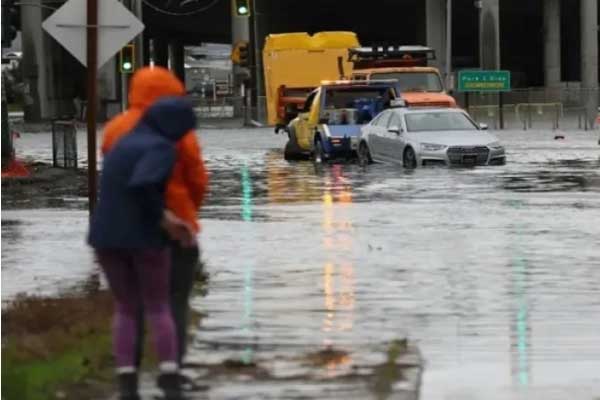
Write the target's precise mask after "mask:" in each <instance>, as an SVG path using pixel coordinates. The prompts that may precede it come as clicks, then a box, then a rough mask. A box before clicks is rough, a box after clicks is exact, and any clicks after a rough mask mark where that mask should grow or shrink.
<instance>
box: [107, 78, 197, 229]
mask: <svg viewBox="0 0 600 400" xmlns="http://www.w3.org/2000/svg"><path fill="white" fill-rule="evenodd" d="M183 94H185V89H184V87H183V84H182V83H181V81H179V79H177V78H176V77H175V76H174V75H173V74H172V73H171V72H169V70H167V69H165V68H161V67H145V68H142V69H140V70H139V71H137V72H136V73H135V74H134V75H133V77H132V79H131V86H130V90H129V109H127V110H126V111H124V112H123V113H121V114H119V115H117V116H116V117H114V118H113V119H112V120H110V121H109V122H108V123H107V124H106V126H105V127H104V137H103V139H102V153H103V154H106V153H107V152H108V151H110V149H111V148H112V147H113V146H114V145H115V143H117V141H118V140H119V139H120V138H121V137H123V136H125V135H126V134H128V133H129V132H130V131H131V130H132V129H133V128H134V127H135V126H136V125H137V123H138V121H139V120H140V118H141V117H142V115H143V114H144V111H146V109H147V108H148V107H149V106H150V105H151V104H152V103H154V102H155V101H156V100H158V98H160V97H163V96H181V95H183ZM207 187H208V174H207V171H206V167H205V166H204V161H203V160H202V155H201V148H200V144H199V143H198V141H197V140H196V135H195V133H194V131H190V132H188V133H186V134H185V136H183V138H181V140H179V142H177V160H176V162H175V166H174V167H173V172H172V174H171V178H170V179H169V182H168V183H167V188H166V206H167V208H168V209H169V210H171V211H172V212H173V213H174V214H175V215H177V216H178V217H180V218H181V219H183V220H184V221H186V222H188V223H190V224H191V225H192V226H193V227H194V229H195V230H196V232H199V231H200V225H199V223H198V218H197V211H198V208H199V207H200V205H201V204H202V201H203V199H204V195H205V194H206V189H207Z"/></svg>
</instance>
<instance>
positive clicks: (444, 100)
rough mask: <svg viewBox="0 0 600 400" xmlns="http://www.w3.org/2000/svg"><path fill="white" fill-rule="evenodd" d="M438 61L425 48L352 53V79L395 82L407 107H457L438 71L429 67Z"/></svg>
mask: <svg viewBox="0 0 600 400" xmlns="http://www.w3.org/2000/svg"><path fill="white" fill-rule="evenodd" d="M434 58H435V52H434V50H433V49H431V48H429V47H424V46H398V47H393V46H381V47H372V48H369V47H361V48H356V49H350V60H351V61H352V63H353V70H352V79H354V80H370V79H396V80H398V83H399V84H400V90H402V97H403V98H404V100H405V101H406V105H407V106H408V107H456V101H455V100H454V98H453V97H452V96H449V95H448V94H447V93H446V91H445V89H444V84H443V83H442V77H441V76H440V72H439V71H438V70H437V68H434V67H429V66H427V61H428V60H432V59H434Z"/></svg>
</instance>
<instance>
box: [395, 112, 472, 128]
mask: <svg viewBox="0 0 600 400" xmlns="http://www.w3.org/2000/svg"><path fill="white" fill-rule="evenodd" d="M404 118H405V120H406V128H407V130H408V131H409V132H421V131H475V130H477V126H476V125H475V124H474V123H473V122H471V120H470V119H469V118H468V117H467V116H466V115H465V114H463V113H459V112H443V111H440V112H423V113H409V114H406V116H405V117H404Z"/></svg>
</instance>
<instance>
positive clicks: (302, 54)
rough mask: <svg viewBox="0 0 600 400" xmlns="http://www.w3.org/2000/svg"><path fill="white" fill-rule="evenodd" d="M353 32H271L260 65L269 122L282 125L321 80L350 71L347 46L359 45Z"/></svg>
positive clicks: (335, 77)
mask: <svg viewBox="0 0 600 400" xmlns="http://www.w3.org/2000/svg"><path fill="white" fill-rule="evenodd" d="M358 46H359V42H358V38H357V37H356V34H355V33H353V32H318V33H315V34H314V35H312V36H311V35H309V34H308V33H306V32H296V33H282V34H271V35H269V36H267V38H266V40H265V47H264V49H263V64H264V74H265V89H266V96H267V116H268V122H269V124H270V125H275V126H279V127H281V126H285V125H286V124H287V123H288V122H289V121H290V120H291V119H293V118H294V117H295V116H296V115H297V114H298V111H299V110H301V109H303V107H304V101H305V100H306V97H307V96H308V94H309V93H310V92H311V91H312V90H313V89H315V88H316V87H317V86H319V85H320V84H321V81H323V80H328V79H329V80H336V79H339V78H340V74H341V71H348V73H350V71H351V70H352V64H351V63H350V61H349V57H348V49H350V48H354V47H358Z"/></svg>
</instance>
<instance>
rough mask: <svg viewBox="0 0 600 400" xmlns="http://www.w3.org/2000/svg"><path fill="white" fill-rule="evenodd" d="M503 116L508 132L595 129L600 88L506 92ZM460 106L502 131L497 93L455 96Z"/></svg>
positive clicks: (476, 117)
mask: <svg viewBox="0 0 600 400" xmlns="http://www.w3.org/2000/svg"><path fill="white" fill-rule="evenodd" d="M502 96H503V101H502V102H503V107H502V114H503V120H504V127H505V128H506V129H525V130H526V129H585V130H588V129H592V128H593V127H594V124H593V121H594V120H595V119H596V117H597V115H598V110H597V109H591V108H590V106H589V104H598V103H599V102H600V92H599V90H598V89H581V88H531V89H516V90H513V91H511V92H505V93H503V95H502ZM454 97H455V98H456V101H457V102H458V104H459V105H460V106H461V107H463V108H465V109H467V108H468V111H469V113H470V114H471V115H472V116H473V118H475V120H477V121H478V122H485V123H487V124H488V125H489V126H490V127H493V128H495V129H499V128H500V108H499V105H498V99H499V95H498V94H497V93H469V97H468V107H467V99H466V94H465V93H455V94H454Z"/></svg>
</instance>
